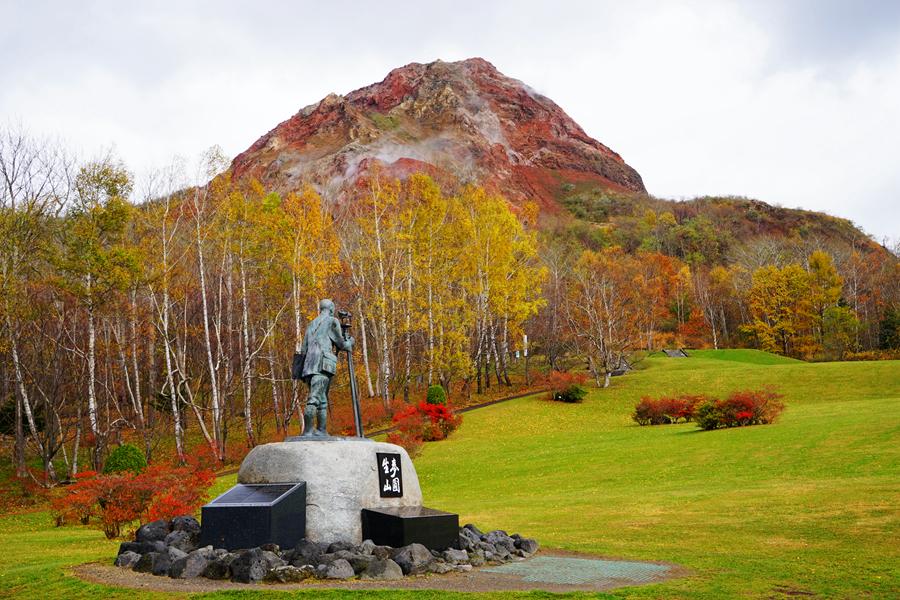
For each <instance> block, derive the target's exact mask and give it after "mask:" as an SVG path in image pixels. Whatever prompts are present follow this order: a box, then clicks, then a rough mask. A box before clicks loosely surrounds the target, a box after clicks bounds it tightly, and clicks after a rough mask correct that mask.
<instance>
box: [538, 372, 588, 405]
mask: <svg viewBox="0 0 900 600" xmlns="http://www.w3.org/2000/svg"><path fill="white" fill-rule="evenodd" d="M585 381H587V375H585V374H584V373H569V372H567V371H553V372H552V373H550V377H549V378H548V381H547V383H548V384H549V386H550V399H551V400H555V401H557V402H568V403H576V402H581V401H583V400H584V397H585V396H587V390H586V389H585V388H584V382H585Z"/></svg>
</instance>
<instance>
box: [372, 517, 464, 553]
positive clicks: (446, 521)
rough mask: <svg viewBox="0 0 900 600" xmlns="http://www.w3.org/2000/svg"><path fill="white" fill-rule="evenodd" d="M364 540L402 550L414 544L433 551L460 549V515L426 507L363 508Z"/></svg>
mask: <svg viewBox="0 0 900 600" xmlns="http://www.w3.org/2000/svg"><path fill="white" fill-rule="evenodd" d="M362 531H363V532H362V536H363V539H367V540H372V541H373V542H375V543H376V544H378V545H380V546H392V547H394V548H400V547H402V546H406V545H408V544H412V543H418V544H422V545H423V546H425V547H426V548H429V549H432V550H445V549H447V548H459V515H455V514H453V513H448V512H444V511H440V510H435V509H433V508H426V507H424V506H404V507H398V508H394V507H384V508H364V509H363V510H362Z"/></svg>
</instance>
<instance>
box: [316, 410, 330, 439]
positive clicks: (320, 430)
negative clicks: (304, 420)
mask: <svg viewBox="0 0 900 600" xmlns="http://www.w3.org/2000/svg"><path fill="white" fill-rule="evenodd" d="M327 422H328V409H327V408H320V409H319V426H318V427H317V428H316V435H319V436H327V435H328V429H327Z"/></svg>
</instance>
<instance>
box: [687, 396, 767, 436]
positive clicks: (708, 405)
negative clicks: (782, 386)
mask: <svg viewBox="0 0 900 600" xmlns="http://www.w3.org/2000/svg"><path fill="white" fill-rule="evenodd" d="M781 398H783V396H782V395H781V394H779V393H777V392H776V391H775V390H773V389H772V388H764V389H760V390H741V391H737V392H732V394H731V395H730V396H728V397H727V398H725V399H724V400H716V399H714V398H711V399H709V400H707V401H706V402H704V403H703V404H701V405H700V406H698V407H697V412H696V421H697V426H698V427H700V428H702V429H706V430H712V429H719V428H720V427H744V426H747V425H760V424H766V423H772V422H774V421H775V419H777V418H778V416H779V415H780V414H781V413H782V411H784V403H783V402H781V400H780V399H781Z"/></svg>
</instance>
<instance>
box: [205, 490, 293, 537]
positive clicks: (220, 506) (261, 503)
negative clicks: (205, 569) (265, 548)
mask: <svg viewBox="0 0 900 600" xmlns="http://www.w3.org/2000/svg"><path fill="white" fill-rule="evenodd" d="M201 515H202V518H201V529H200V545H201V546H206V545H208V544H211V545H212V546H213V547H214V548H226V549H228V550H235V549H238V548H255V547H256V546H261V545H263V544H278V545H279V546H281V547H282V548H291V547H293V546H294V545H295V544H296V543H297V542H299V541H300V540H301V539H303V537H304V535H305V534H306V483H305V482H302V481H301V482H300V483H269V484H253V485H246V484H238V485H236V486H234V487H233V488H231V489H230V490H228V491H227V492H225V493H224V494H222V495H221V496H219V497H218V498H216V499H215V500H213V501H212V502H210V503H209V504H207V505H206V506H204V507H203V510H202V513H201Z"/></svg>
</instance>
